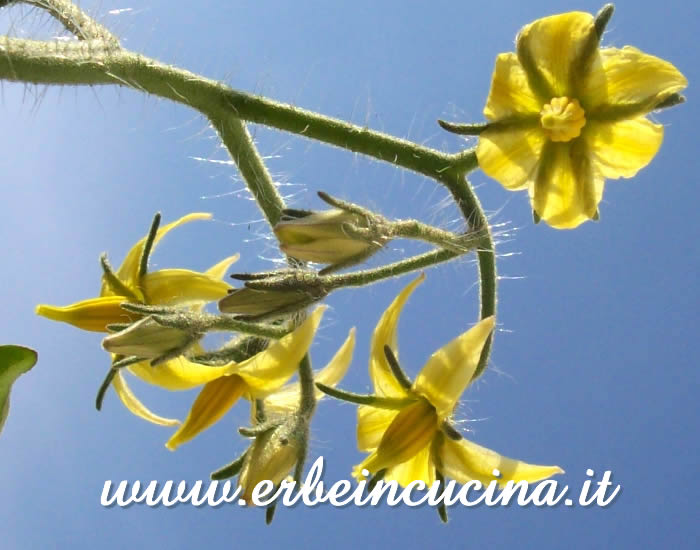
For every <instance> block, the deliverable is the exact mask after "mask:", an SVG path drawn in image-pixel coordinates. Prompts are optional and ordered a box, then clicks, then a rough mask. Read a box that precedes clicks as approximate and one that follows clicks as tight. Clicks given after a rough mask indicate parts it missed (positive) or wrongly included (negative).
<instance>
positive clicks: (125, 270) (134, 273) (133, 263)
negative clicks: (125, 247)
mask: <svg viewBox="0 0 700 550" xmlns="http://www.w3.org/2000/svg"><path fill="white" fill-rule="evenodd" d="M210 218H211V214H206V213H201V212H199V213H194V214H188V215H186V216H183V217H182V218H180V219H178V220H175V221H174V222H172V223H169V224H167V225H164V226H163V227H161V228H160V229H158V232H157V234H156V238H155V240H154V242H153V248H155V247H156V245H157V244H158V243H159V242H160V240H161V239H162V238H163V237H165V235H167V234H168V233H169V232H170V231H171V230H173V229H175V228H176V227H179V226H181V225H182V224H185V223H188V222H191V221H195V220H208V219H210ZM145 244H146V237H144V238H143V239H141V240H140V241H138V242H137V243H136V244H135V245H134V246H133V247H131V250H129V252H128V253H127V255H126V257H125V258H124V261H123V262H122V265H121V266H120V267H119V269H118V270H117V273H116V275H117V277H119V279H121V280H122V281H123V282H124V284H125V285H126V286H128V287H129V288H138V287H139V268H140V265H139V264H140V263H141V254H142V253H143V247H144V245H145ZM112 294H113V292H112V291H111V290H110V289H109V287H108V286H107V285H106V284H105V283H104V282H103V283H102V290H101V292H100V295H101V296H110V295H112Z"/></svg>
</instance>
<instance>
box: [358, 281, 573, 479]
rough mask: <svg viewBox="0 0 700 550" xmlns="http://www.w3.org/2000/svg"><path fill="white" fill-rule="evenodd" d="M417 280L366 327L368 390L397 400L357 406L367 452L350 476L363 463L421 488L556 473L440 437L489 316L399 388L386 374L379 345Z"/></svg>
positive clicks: (388, 337)
mask: <svg viewBox="0 0 700 550" xmlns="http://www.w3.org/2000/svg"><path fill="white" fill-rule="evenodd" d="M423 279H424V277H423V276H421V277H419V278H418V279H416V280H415V281H413V282H412V283H410V284H409V285H408V286H407V287H406V288H404V290H403V291H401V293H400V294H399V295H398V296H397V298H396V299H395V300H394V301H393V302H392V303H391V305H390V306H389V308H388V309H387V310H386V311H385V312H384V314H383V315H382V317H381V319H380V320H379V323H378V324H377V327H376V328H375V330H374V336H373V338H372V344H371V349H370V363H369V372H370V377H371V378H372V383H373V385H374V389H375V392H376V395H377V396H378V397H384V398H387V397H388V398H393V399H395V400H396V401H395V402H396V403H400V401H398V400H404V403H402V404H400V405H397V407H394V408H392V409H387V408H379V407H374V406H370V405H362V406H360V407H359V409H358V423H357V439H358V446H359V448H360V450H362V451H368V452H370V455H369V456H368V457H367V458H366V459H365V460H364V461H363V462H362V463H361V464H359V465H358V466H356V468H355V471H354V475H355V476H356V477H362V473H361V472H362V470H363V469H366V470H368V471H369V472H370V474H376V473H377V472H379V471H382V470H383V471H384V472H385V473H384V479H385V480H396V481H397V482H398V483H399V484H400V485H401V486H404V487H405V486H406V485H408V484H409V483H410V482H412V481H423V482H424V483H425V484H426V485H428V486H429V485H431V484H432V483H433V482H434V481H435V480H436V479H437V477H438V476H444V477H450V478H452V479H455V480H456V481H457V482H459V483H467V482H468V481H470V480H477V481H480V482H481V483H484V484H488V483H489V482H490V481H492V480H493V479H498V482H499V483H500V484H505V483H506V482H508V481H510V480H513V481H514V482H518V481H527V482H535V481H539V480H542V479H545V478H548V477H550V476H552V475H554V474H557V473H562V470H561V468H559V467H557V466H538V465H534V464H527V463H525V462H521V461H519V460H514V459H511V458H506V457H504V456H501V455H499V454H498V453H496V452H494V451H491V450H489V449H486V448H484V447H481V446H479V445H477V444H475V443H472V442H470V441H467V440H466V439H459V440H455V439H452V438H451V437H447V436H446V435H445V430H444V425H445V422H446V421H447V420H448V419H449V418H450V416H451V415H452V412H453V409H454V407H455V405H456V404H457V402H458V400H459V398H460V396H461V394H462V392H463V391H464V390H465V389H466V387H467V386H468V385H469V383H470V381H471V379H472V376H473V375H474V371H475V370H476V367H477V365H478V363H479V358H480V356H481V351H482V349H483V347H484V343H485V342H486V340H487V338H488V337H489V335H490V334H491V332H492V330H493V327H494V319H493V317H488V318H486V319H483V320H482V321H480V322H479V323H477V324H476V325H475V326H474V327H472V328H471V329H469V330H468V331H466V332H464V333H463V334H461V335H459V336H458V337H457V338H455V339H454V340H452V341H451V342H450V343H448V344H447V345H446V346H444V347H442V348H440V349H439V350H437V351H436V352H435V353H433V355H432V356H431V357H430V359H428V362H427V363H426V364H425V366H424V367H423V369H422V370H421V372H420V373H419V375H418V377H417V378H416V380H415V382H413V384H412V385H411V387H404V385H403V384H402V383H401V382H400V381H399V380H398V379H397V378H396V377H395V376H394V374H393V372H392V369H391V367H390V365H389V362H388V360H387V357H386V354H385V351H384V348H385V346H388V347H389V348H391V349H392V350H396V331H397V324H398V320H399V315H400V313H401V310H402V309H403V307H404V305H405V303H406V301H407V300H408V298H409V296H410V295H411V293H412V292H413V290H414V289H415V288H416V287H417V286H418V284H420V283H421V282H422V281H423ZM452 435H454V434H452ZM494 469H498V471H499V472H500V474H501V475H500V477H499V478H495V477H494V475H493V470H494Z"/></svg>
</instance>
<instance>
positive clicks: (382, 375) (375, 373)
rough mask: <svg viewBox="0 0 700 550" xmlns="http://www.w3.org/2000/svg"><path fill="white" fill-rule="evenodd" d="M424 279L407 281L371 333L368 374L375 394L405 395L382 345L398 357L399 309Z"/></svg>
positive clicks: (420, 277)
mask: <svg viewBox="0 0 700 550" xmlns="http://www.w3.org/2000/svg"><path fill="white" fill-rule="evenodd" d="M424 280H425V275H424V274H421V275H420V276H419V277H418V278H416V279H415V280H413V281H412V282H411V283H409V284H408V285H407V286H406V287H405V288H404V289H403V290H402V291H401V292H400V293H399V295H398V296H397V297H396V298H395V299H394V301H393V302H391V305H389V307H388V308H387V310H386V311H385V312H384V314H383V315H382V317H381V319H379V323H377V326H376V327H375V329H374V334H373V335H372V344H371V346H370V352H369V376H370V378H371V379H372V384H374V389H375V392H376V393H377V395H380V396H384V397H405V396H406V390H404V389H403V388H402V387H401V385H400V384H399V383H398V382H397V381H396V378H394V375H393V374H392V373H391V368H390V367H389V363H388V362H387V360H386V356H385V355H384V346H389V347H390V348H391V349H392V350H393V351H394V354H396V355H397V358H398V350H397V349H396V332H397V325H398V322H399V316H400V315H401V310H402V309H403V307H404V305H406V302H407V301H408V298H409V296H410V295H411V293H412V292H413V291H414V290H415V288H416V287H417V286H418V285H419V284H420V283H422V282H423V281H424Z"/></svg>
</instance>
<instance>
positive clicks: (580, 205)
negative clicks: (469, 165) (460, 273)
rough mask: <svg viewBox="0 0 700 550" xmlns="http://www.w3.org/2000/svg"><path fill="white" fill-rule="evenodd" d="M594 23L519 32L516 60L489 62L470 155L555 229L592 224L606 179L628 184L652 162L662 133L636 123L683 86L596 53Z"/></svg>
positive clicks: (589, 19) (654, 62)
mask: <svg viewBox="0 0 700 550" xmlns="http://www.w3.org/2000/svg"><path fill="white" fill-rule="evenodd" d="M605 10H607V12H605V15H606V17H609V16H610V14H611V13H612V6H608V7H606V8H604V11H605ZM604 11H603V12H601V14H602V13H604ZM596 22H597V20H596V19H594V17H593V16H592V15H591V14H589V13H582V12H571V13H564V14H560V15H553V16H551V17H545V18H543V19H538V20H537V21H535V22H533V23H531V24H529V25H526V26H525V27H524V28H523V29H522V30H521V31H520V33H519V35H518V38H517V53H503V54H500V55H499V56H498V57H497V58H496V66H495V69H494V72H493V79H492V82H491V90H490V92H489V96H488V99H487V101H486V107H485V108H484V115H485V116H486V118H487V119H488V121H489V124H488V125H487V126H486V129H485V130H484V131H483V132H482V133H481V134H480V137H479V144H478V147H477V150H476V155H477V158H478V161H479V166H480V167H481V168H482V170H483V171H484V172H485V173H486V174H487V175H489V176H491V177H492V178H494V179H496V180H498V181H499V182H500V183H501V184H502V185H503V186H504V187H505V188H506V189H509V190H511V191H516V190H521V189H528V191H529V195H530V202H531V204H532V208H533V210H534V213H535V219H536V220H537V219H538V218H541V219H543V220H545V221H546V222H547V223H548V224H549V225H551V226H552V227H556V228H560V229H567V228H574V227H577V226H578V225H580V224H581V223H583V222H584V221H587V220H589V219H597V218H598V204H599V203H600V200H601V198H602V196H603V186H604V183H605V179H606V178H631V177H633V176H634V175H635V174H636V173H637V172H638V171H639V170H640V169H641V168H643V167H644V166H646V165H647V164H648V163H649V162H650V161H651V159H652V158H653V157H654V155H655V154H656V152H657V151H658V150H659V147H660V146H661V142H662V140H663V133H664V129H663V126H661V125H660V124H654V123H653V122H651V121H650V120H648V119H647V118H646V117H645V116H644V115H646V114H648V113H649V112H651V111H653V110H654V109H656V108H657V107H660V106H663V104H664V103H665V102H669V101H670V100H672V99H673V98H674V95H677V93H678V92H679V91H681V90H682V89H683V88H685V87H686V86H687V81H686V79H685V77H684V76H683V75H682V74H681V73H680V72H679V71H678V70H677V69H676V68H675V67H674V66H673V65H672V64H671V63H668V62H667V61H664V60H662V59H659V58H657V57H654V56H651V55H648V54H645V53H643V52H641V51H639V50H637V49H636V48H632V47H630V46H625V47H624V48H621V49H619V48H603V49H599V48H598V43H599V40H600V34H601V33H602V27H604V25H601V24H600V20H598V23H599V24H598V25H596Z"/></svg>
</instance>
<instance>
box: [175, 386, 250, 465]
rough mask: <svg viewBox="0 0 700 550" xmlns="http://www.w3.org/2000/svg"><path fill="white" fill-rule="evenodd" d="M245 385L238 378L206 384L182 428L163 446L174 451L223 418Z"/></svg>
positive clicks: (244, 388) (244, 389)
mask: <svg viewBox="0 0 700 550" xmlns="http://www.w3.org/2000/svg"><path fill="white" fill-rule="evenodd" d="M246 389H247V388H246V384H245V382H243V380H242V379H241V378H239V377H238V376H223V377H221V378H218V379H217V380H214V381H213V382H209V383H208V384H206V385H205V386H204V387H203V388H202V391H201V392H199V395H198V396H197V399H195V401H194V403H193V404H192V408H191V409H190V412H189V414H188V415H187V418H186V419H185V421H184V422H183V423H182V426H180V428H179V429H178V430H177V431H176V432H175V433H174V434H173V435H172V437H171V438H170V439H169V440H168V442H167V443H166V444H165V446H166V447H167V448H168V449H170V450H171V451H174V450H175V449H176V448H177V447H179V446H180V445H182V444H183V443H186V442H187V441H189V440H190V439H192V438H193V437H195V436H196V435H198V434H200V433H201V432H203V431H204V430H206V429H207V428H209V427H210V426H212V425H213V424H215V423H216V422H218V421H219V420H220V419H221V417H222V416H224V415H225V414H226V413H227V412H228V410H229V409H230V408H231V407H232V406H233V404H234V403H235V402H236V401H238V399H239V398H240V397H241V395H243V393H244V392H245V391H246Z"/></svg>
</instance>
